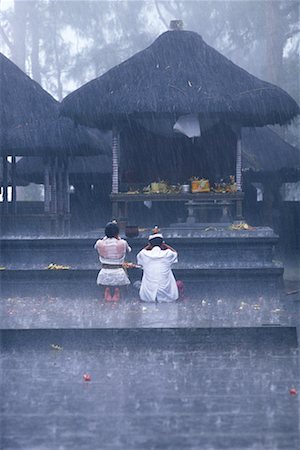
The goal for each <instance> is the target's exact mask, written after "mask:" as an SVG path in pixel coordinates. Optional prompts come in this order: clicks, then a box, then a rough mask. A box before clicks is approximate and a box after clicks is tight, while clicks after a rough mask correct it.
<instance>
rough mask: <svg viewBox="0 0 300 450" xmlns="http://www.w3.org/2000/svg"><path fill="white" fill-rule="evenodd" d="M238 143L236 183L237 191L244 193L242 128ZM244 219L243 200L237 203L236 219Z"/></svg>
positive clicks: (238, 132)
mask: <svg viewBox="0 0 300 450" xmlns="http://www.w3.org/2000/svg"><path fill="white" fill-rule="evenodd" d="M236 134H237V143H236V167H235V181H236V186H237V191H238V192H241V191H242V136H241V128H240V127H239V128H238V131H237V133H236ZM242 218H243V207H242V200H238V201H237V202H236V219H237V220H242Z"/></svg>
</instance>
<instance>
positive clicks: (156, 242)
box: [149, 237, 163, 247]
mask: <svg viewBox="0 0 300 450" xmlns="http://www.w3.org/2000/svg"><path fill="white" fill-rule="evenodd" d="M162 243H163V238H161V237H155V238H153V239H150V241H149V244H150V245H152V247H156V246H158V247H160V246H161V244H162Z"/></svg>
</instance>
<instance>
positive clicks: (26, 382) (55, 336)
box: [1, 328, 299, 450]
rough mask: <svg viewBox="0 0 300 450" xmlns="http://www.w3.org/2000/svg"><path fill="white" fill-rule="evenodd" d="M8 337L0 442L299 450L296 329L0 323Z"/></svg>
mask: <svg viewBox="0 0 300 450" xmlns="http://www.w3.org/2000/svg"><path fill="white" fill-rule="evenodd" d="M1 343H2V351H1V365H2V368H5V371H4V372H3V375H4V376H2V393H1V397H2V402H1V413H2V423H1V425H2V435H1V436H2V439H1V448H2V449H6V450H13V449H22V450H38V449H49V450H50V449H51V450H52V449H83V450H91V449H96V448H97V449H103V450H105V449H115V450H116V449H132V450H135V449H137V450H140V449H170V450H171V449H172V450H173V449H178V450H181V449H195V450H198V449H204V450H212V449H230V450H233V449H238V450H241V449H243V450H244V449H259V450H262V449H264V450H274V449H289V450H292V449H295V450H296V449H297V448H299V440H298V418H299V416H298V398H297V396H293V395H291V394H290V392H289V391H290V389H291V387H292V386H294V385H295V384H297V383H298V374H299V360H298V349H297V339H296V331H295V328H268V329H267V328H260V329H257V328H250V329H249V328H244V329H241V328H237V329H207V330H203V329H195V328H194V329H192V328H191V329H181V330H178V329H172V330H170V329H165V330H162V329H160V330H159V329H148V330H145V329H144V330H136V329H135V330H124V329H123V330H99V329H98V330H93V329H91V330H78V329H77V330H45V329H44V330H23V331H20V330H16V331H14V330H3V331H2V332H1ZM84 374H89V375H90V377H91V380H90V381H88V382H87V381H84V378H83V376H84Z"/></svg>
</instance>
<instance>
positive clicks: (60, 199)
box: [57, 158, 65, 234]
mask: <svg viewBox="0 0 300 450" xmlns="http://www.w3.org/2000/svg"><path fill="white" fill-rule="evenodd" d="M57 163H58V164H57V216H58V226H59V233H61V234H64V220H65V211H64V193H63V187H64V186H63V160H62V159H61V158H58V159H57Z"/></svg>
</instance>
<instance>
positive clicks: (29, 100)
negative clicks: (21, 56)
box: [0, 53, 58, 130]
mask: <svg viewBox="0 0 300 450" xmlns="http://www.w3.org/2000/svg"><path fill="white" fill-rule="evenodd" d="M0 86H1V90H0V129H2V130H3V129H4V128H10V127H16V126H19V125H20V124H24V123H29V122H31V121H33V120H36V119H42V118H50V117H54V116H55V115H57V110H58V102H57V101H56V100H55V99H54V98H53V97H52V96H51V95H50V94H48V93H47V92H46V91H45V90H44V89H43V88H42V87H41V86H40V85H39V84H38V83H36V82H35V81H33V80H32V79H31V78H30V77H28V76H27V75H26V74H25V73H24V72H23V71H22V70H21V69H19V67H17V66H16V65H15V64H14V63H13V62H11V61H10V60H9V59H8V58H6V57H5V56H4V55H2V53H0Z"/></svg>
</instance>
